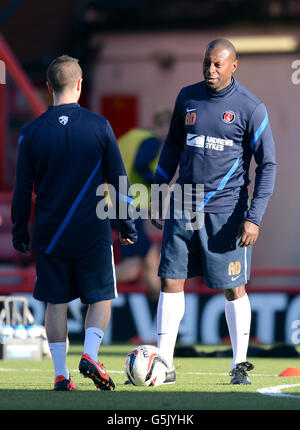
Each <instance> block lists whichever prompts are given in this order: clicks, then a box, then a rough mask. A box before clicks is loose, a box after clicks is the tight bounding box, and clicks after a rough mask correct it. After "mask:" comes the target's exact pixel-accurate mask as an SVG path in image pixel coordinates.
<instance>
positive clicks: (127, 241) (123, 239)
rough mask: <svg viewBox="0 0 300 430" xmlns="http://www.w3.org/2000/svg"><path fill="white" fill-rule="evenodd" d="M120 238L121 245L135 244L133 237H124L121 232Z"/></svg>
mask: <svg viewBox="0 0 300 430" xmlns="http://www.w3.org/2000/svg"><path fill="white" fill-rule="evenodd" d="M119 239H120V243H121V245H124V246H127V245H133V244H134V242H133V241H132V240H131V239H129V238H128V237H122V235H121V233H120V236H119Z"/></svg>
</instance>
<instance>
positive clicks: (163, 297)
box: [157, 291, 185, 369]
mask: <svg viewBox="0 0 300 430" xmlns="http://www.w3.org/2000/svg"><path fill="white" fill-rule="evenodd" d="M184 309H185V300H184V292H183V291H181V292H180V293H162V292H161V293H160V296H159V300H158V305H157V347H158V348H159V349H160V350H161V354H162V356H163V357H164V358H165V360H166V361H167V363H168V366H169V368H170V369H171V368H172V367H173V355H174V348H175V344H176V339H177V334H178V329H179V325H180V322H181V320H182V317H183V315H184Z"/></svg>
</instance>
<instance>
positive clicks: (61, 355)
mask: <svg viewBox="0 0 300 430" xmlns="http://www.w3.org/2000/svg"><path fill="white" fill-rule="evenodd" d="M49 349H50V352H51V357H52V361H53V366H54V378H56V377H57V376H59V375H63V376H64V377H65V378H66V379H69V376H70V375H69V371H68V368H67V362H66V361H67V342H51V343H49Z"/></svg>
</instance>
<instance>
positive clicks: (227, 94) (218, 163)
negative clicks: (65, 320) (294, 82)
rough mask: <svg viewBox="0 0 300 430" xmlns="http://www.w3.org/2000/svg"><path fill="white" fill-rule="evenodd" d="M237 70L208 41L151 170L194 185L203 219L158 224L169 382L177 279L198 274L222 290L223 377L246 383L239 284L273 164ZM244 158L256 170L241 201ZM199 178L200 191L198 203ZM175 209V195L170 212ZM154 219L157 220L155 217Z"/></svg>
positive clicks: (268, 138) (243, 299) (221, 44)
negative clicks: (226, 341) (226, 349)
mask: <svg viewBox="0 0 300 430" xmlns="http://www.w3.org/2000/svg"><path fill="white" fill-rule="evenodd" d="M237 66H238V60H237V58H236V52H235V48H234V46H233V45H232V44H231V43H230V42H229V41H228V40H226V39H217V40H214V41H212V42H211V43H210V44H209V45H208V46H207V49H206V52H205V57H204V61H203V75H204V81H202V82H199V83H196V84H194V85H189V86H187V87H185V88H183V89H182V90H181V91H180V93H179V95H178V97H177V100H176V104H175V109H174V112H173V117H172V121H171V125H170V129H169V134H168V137H167V139H166V141H165V144H164V146H163V149H162V152H161V155H160V159H159V162H158V166H157V170H156V175H155V182H156V184H159V185H161V184H169V183H170V181H171V180H172V178H173V177H174V174H175V172H176V169H177V166H178V165H179V177H178V179H177V184H180V185H182V186H184V185H185V184H191V185H192V194H193V198H194V200H193V211H195V213H198V214H200V213H202V215H203V219H202V220H203V225H202V226H201V227H200V228H195V229H194V230H190V229H189V230H187V229H186V224H187V220H186V219H184V217H185V216H184V213H182V215H183V218H182V219H175V217H174V216H173V219H172V216H171V219H166V221H165V226H164V235H163V243H162V251H161V260H160V266H159V276H160V277H161V280H162V282H161V284H162V287H161V293H160V299H159V303H158V310H157V324H158V325H157V327H158V333H157V343H158V347H159V348H160V349H161V352H162V354H163V355H164V356H165V358H166V359H167V361H168V364H169V372H168V375H167V379H166V382H169V383H171V382H175V378H176V375H175V372H174V367H173V352H174V346H175V342H176V337H177V333H178V328H179V324H180V321H181V319H182V317H183V315H184V311H185V308H184V283H185V280H186V279H187V278H191V277H194V276H202V279H203V282H204V283H205V285H206V286H208V287H209V288H213V289H219V290H220V289H221V290H224V294H225V316H226V321H227V325H228V330H229V334H230V339H231V344H232V349H233V362H232V367H231V371H230V376H231V380H230V382H231V384H250V383H251V382H250V380H249V378H248V374H247V372H248V371H249V370H252V369H253V365H252V364H251V363H249V362H248V361H247V360H246V356H247V350H248V343H249V332H250V322H251V309H250V303H249V299H248V296H247V293H246V288H245V284H246V283H247V282H248V280H249V277H250V268H251V251H252V245H254V243H255V242H256V240H257V238H258V234H259V229H260V225H261V221H262V217H263V214H264V212H265V210H266V207H267V204H268V200H269V198H270V196H271V194H272V192H273V188H274V182H275V174H276V162H275V149H274V141H273V137H272V132H271V127H270V123H269V119H268V113H267V110H266V107H265V105H264V104H263V103H262V102H261V101H260V100H259V99H258V98H257V97H256V96H255V95H254V94H252V93H251V92H250V91H249V90H248V89H247V88H245V87H244V86H243V85H242V84H240V83H239V82H238V81H237V80H236V79H235V78H234V77H233V74H234V72H235V70H236V68H237ZM252 158H254V160H255V162H256V164H257V167H256V175H255V185H254V193H253V197H252V200H251V205H250V207H248V201H249V198H248V189H247V188H248V185H249V183H250V180H249V166H250V161H251V159H252ZM197 184H203V187H204V198H202V200H201V201H198V200H197V193H196V191H197V190H196V185H197ZM173 196H174V195H173ZM195 200H196V202H195ZM174 206H176V201H175V198H174V197H173V198H172V199H171V203H170V208H171V209H173V208H174ZM177 210H178V208H177ZM170 213H171V215H172V210H171V211H170ZM152 222H153V224H154V225H158V226H159V222H158V220H155V219H153V220H152Z"/></svg>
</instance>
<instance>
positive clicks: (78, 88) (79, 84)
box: [76, 78, 82, 91]
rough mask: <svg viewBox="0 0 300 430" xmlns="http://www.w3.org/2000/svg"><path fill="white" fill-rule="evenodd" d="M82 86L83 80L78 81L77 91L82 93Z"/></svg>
mask: <svg viewBox="0 0 300 430" xmlns="http://www.w3.org/2000/svg"><path fill="white" fill-rule="evenodd" d="M81 85H82V78H80V79H78V81H77V88H76V89H77V91H81Z"/></svg>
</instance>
